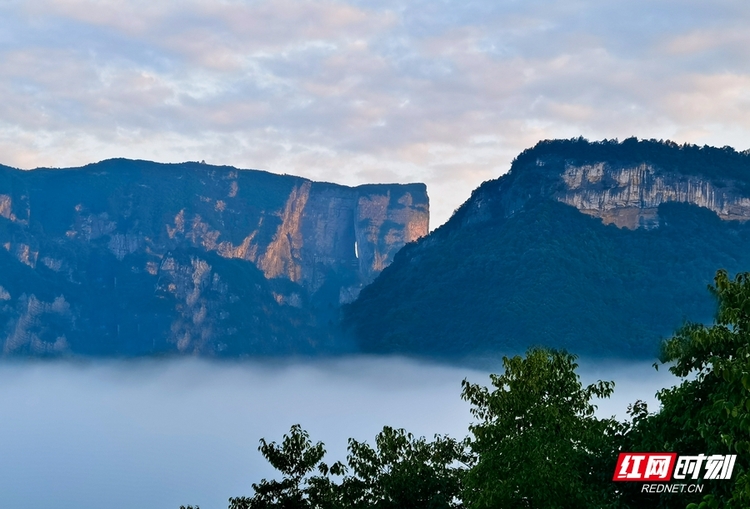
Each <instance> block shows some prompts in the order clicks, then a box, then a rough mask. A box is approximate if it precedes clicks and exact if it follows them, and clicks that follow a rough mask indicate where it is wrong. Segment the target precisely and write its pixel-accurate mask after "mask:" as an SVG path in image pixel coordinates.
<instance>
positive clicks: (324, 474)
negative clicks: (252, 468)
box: [229, 424, 343, 509]
mask: <svg viewBox="0 0 750 509" xmlns="http://www.w3.org/2000/svg"><path fill="white" fill-rule="evenodd" d="M258 450H259V451H260V452H261V454H262V455H263V457H264V458H266V459H267V460H268V462H269V463H271V465H272V466H273V467H274V468H275V469H276V470H278V471H280V472H281V473H282V474H283V477H282V480H281V481H276V480H272V481H267V480H266V479H262V480H261V481H260V484H253V489H254V490H255V496H253V497H252V498H249V497H236V498H230V499H229V508H230V509H307V508H310V507H329V506H328V505H326V499H327V497H326V495H330V492H331V489H332V483H331V482H330V480H329V479H328V475H329V474H330V473H333V474H338V473H341V471H342V470H341V469H342V468H343V465H341V464H340V463H335V464H334V465H333V466H332V467H331V468H328V466H327V465H326V464H325V463H323V462H322V459H323V456H324V455H325V453H326V451H325V446H324V445H323V442H318V443H317V444H315V445H313V444H312V442H311V441H310V435H309V434H308V433H307V431H305V430H303V429H302V427H301V426H300V425H299V424H295V425H294V426H292V427H291V429H290V430H289V434H288V435H284V439H283V440H282V442H281V445H277V444H276V442H270V443H268V442H266V440H265V439H263V438H261V440H260V446H259V447H258ZM315 470H318V471H319V472H320V474H321V475H320V476H313V475H310V474H312V473H313V472H314V471H315Z"/></svg>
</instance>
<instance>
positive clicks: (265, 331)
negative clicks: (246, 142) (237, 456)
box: [0, 160, 429, 354]
mask: <svg viewBox="0 0 750 509" xmlns="http://www.w3.org/2000/svg"><path fill="white" fill-rule="evenodd" d="M428 214H429V209H428V198H427V194H426V188H425V186H424V185H422V184H409V185H395V184H394V185H365V186H359V187H354V188H352V187H346V186H339V185H335V184H328V183H318V182H311V181H309V180H306V179H302V178H298V177H293V176H287V175H284V176H280V175H273V174H269V173H266V172H260V171H252V170H237V169H236V168H229V167H216V166H209V165H205V164H198V163H184V164H174V165H162V164H156V163H148V162H144V161H127V160H110V161H103V162H101V163H97V164H93V165H89V166H86V167H83V168H77V169H56V170H47V169H40V170H33V171H20V170H15V169H11V168H7V167H0V255H2V256H0V265H2V267H0V269H2V272H0V288H2V291H0V331H3V345H4V346H3V349H4V352H5V353H6V354H8V353H14V352H29V353H34V354H39V353H54V352H63V351H74V352H75V351H79V352H81V351H85V352H84V353H86V352H91V351H94V350H96V353H108V352H109V353H112V352H118V351H119V352H125V353H133V352H139V353H142V352H146V353H148V352H151V351H178V352H198V353H222V352H225V351H226V352H232V353H234V354H240V353H243V352H245V353H248V352H249V353H253V352H266V353H269V352H271V353H272V352H273V351H275V350H281V351H284V352H290V351H299V350H300V349H302V350H305V349H308V350H312V351H314V350H316V349H318V348H319V347H320V344H321V342H325V341H328V340H330V337H329V335H328V334H327V333H321V331H320V327H319V325H320V323H319V322H320V321H321V320H326V319H329V318H330V317H328V316H327V315H325V313H323V314H321V313H319V312H317V311H316V310H319V309H324V308H326V309H332V308H336V307H337V306H338V304H339V303H340V302H341V301H345V300H347V299H352V298H353V297H354V296H356V294H357V293H358V291H359V289H360V288H361V287H362V286H363V285H365V284H367V283H369V282H370V281H371V280H372V279H373V278H374V277H375V276H376V275H377V274H378V273H379V272H380V271H381V270H382V269H383V268H384V267H385V266H387V265H388V264H389V263H390V262H391V260H392V259H393V256H394V254H395V253H396V251H398V250H399V249H400V248H401V247H402V246H403V245H404V244H405V243H407V242H410V241H413V240H416V239H417V238H418V237H420V236H422V235H425V234H426V233H427V231H428ZM87 289H88V290H89V291H88V292H87V291H86V290H87ZM96 294H100V295H101V297H102V299H103V301H102V299H99V301H98V302H97V301H96V299H95V295H96ZM115 296H117V297H116V298H115ZM149 302H150V303H151V304H147V303H149ZM243 302H244V304H243ZM248 302H252V305H251V306H249V307H248V306H247V305H245V304H247V303H248ZM141 307H143V309H140V308H141ZM135 308H139V309H140V311H139V312H137V313H136V312H135V311H134V309H135ZM233 309H234V311H233ZM233 312H234V314H235V315H236V316H231V315H232V313H233ZM329 314H330V315H332V316H333V315H335V312H332V311H331V312H329ZM321 334H322V336H321ZM97 335H99V336H101V343H102V344H100V345H95V344H94V343H96V341H97V339H96V337H97ZM145 336H149V339H148V340H146V339H144V337H145ZM233 336H234V337H242V338H244V339H242V340H241V341H240V340H237V341H235V342H234V343H233V342H232V337H233ZM72 337H77V338H78V344H76V342H75V341H73V340H72V339H71V338H72ZM118 338H119V339H118ZM295 342H296V343H295ZM141 343H143V344H141ZM146 343H147V344H146ZM240 343H241V344H242V345H244V346H238V345H240ZM300 345H302V346H300ZM97 349H99V350H97Z"/></svg>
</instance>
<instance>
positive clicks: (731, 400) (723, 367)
mask: <svg viewBox="0 0 750 509" xmlns="http://www.w3.org/2000/svg"><path fill="white" fill-rule="evenodd" d="M709 289H710V291H711V292H712V293H713V294H714V296H715V297H716V298H717V300H718V305H719V306H718V312H717V315H716V319H715V322H714V324H713V325H712V326H710V327H707V326H705V325H702V324H693V323H689V324H686V325H685V326H684V327H682V328H681V329H680V330H678V331H677V333H676V334H675V335H674V337H672V338H671V339H669V340H667V341H666V342H665V343H664V345H663V355H662V361H663V362H665V363H667V362H671V363H674V364H673V365H672V366H671V367H670V368H669V370H670V371H671V372H672V373H673V374H675V375H677V376H679V377H682V378H683V379H684V380H683V381H682V383H681V384H680V385H679V386H677V387H673V388H671V389H664V390H662V391H660V392H659V394H658V398H659V400H660V401H661V404H662V410H661V411H660V412H659V413H658V414H656V415H655V416H653V417H651V418H650V420H649V419H646V420H645V421H644V423H643V425H642V427H643V428H646V430H647V431H648V432H650V433H652V435H655V436H659V437H660V438H661V439H662V446H663V447H665V449H664V450H674V451H676V452H679V453H680V454H699V453H706V454H737V455H738V456H737V462H736V464H735V467H734V479H735V482H734V483H733V484H732V483H727V482H726V481H708V484H709V486H708V487H709V489H710V490H711V493H709V494H708V495H707V496H706V497H705V498H704V500H703V502H701V503H700V507H702V508H703V507H727V508H745V507H750V476H749V475H748V470H749V469H750V459H749V458H748V453H750V273H747V272H745V273H740V274H737V275H736V277H735V278H734V280H732V279H730V278H729V275H728V274H727V272H726V271H724V270H719V271H718V272H717V273H716V277H715V278H714V285H713V286H710V287H709ZM641 435H644V430H643V429H641ZM691 506H692V507H698V504H691Z"/></svg>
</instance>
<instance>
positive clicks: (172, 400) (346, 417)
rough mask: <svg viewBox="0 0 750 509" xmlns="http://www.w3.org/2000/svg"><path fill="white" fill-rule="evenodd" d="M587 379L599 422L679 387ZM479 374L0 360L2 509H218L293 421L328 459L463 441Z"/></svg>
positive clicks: (259, 469) (659, 381)
mask: <svg viewBox="0 0 750 509" xmlns="http://www.w3.org/2000/svg"><path fill="white" fill-rule="evenodd" d="M581 364H582V368H581V374H582V378H583V380H584V381H585V382H587V383H590V382H592V381H594V380H596V379H606V380H615V381H616V384H617V387H616V390H615V396H614V397H613V398H612V399H610V400H605V401H600V402H598V404H599V407H600V410H599V414H600V415H605V416H610V415H613V414H617V415H618V417H620V418H624V409H625V408H626V406H627V404H628V403H630V402H632V401H634V400H636V399H643V400H646V401H648V402H649V403H651V404H650V405H649V406H650V407H651V408H652V410H655V409H656V408H657V407H656V406H654V402H655V400H654V398H653V395H654V393H655V392H656V390H657V389H659V388H661V387H664V386H666V385H671V384H673V383H674V379H673V377H671V375H669V374H668V373H666V370H662V371H660V372H658V373H657V372H656V371H655V370H654V369H653V368H652V367H651V366H650V363H649V364H646V363H639V364H617V365H615V364H613V363H594V362H585V361H584V362H582V363H581ZM464 378H468V379H469V381H471V382H474V383H482V384H487V383H489V379H488V378H487V372H482V371H477V370H471V369H468V368H461V367H448V366H442V365H434V364H427V363H421V362H416V361H412V360H405V359H400V358H348V359H338V360H330V361H306V362H301V361H300V362H288V363H275V364H270V365H269V364H265V365H264V364H262V363H255V362H248V363H238V364H215V363H211V362H206V361H197V360H180V361H174V360H172V361H164V360H162V361H140V362H122V363H116V362H96V363H84V364H81V363H69V362H31V363H0V409H2V418H1V419H0V507H24V508H27V509H36V508H40V509H41V508H45V509H46V508H49V507H59V508H68V507H70V508H76V509H103V508H106V509H120V508H122V509H125V508H128V509H132V508H134V507H137V508H139V509H150V508H153V509H157V508H159V509H163V508H167V509H169V508H174V509H177V508H178V507H179V506H180V504H185V505H187V504H193V505H196V504H198V505H200V507H201V508H202V509H213V508H225V507H227V498H228V497H230V496H240V495H250V494H251V493H252V489H251V487H250V484H251V483H252V482H256V481H258V480H260V478H261V477H264V476H265V477H268V476H273V475H274V473H273V471H272V469H271V468H270V467H269V466H268V465H267V464H266V463H265V460H263V458H262V457H261V456H260V453H258V451H257V446H258V439H259V438H261V437H265V438H267V439H269V440H277V441H278V440H279V439H281V437H282V435H283V433H285V432H287V431H288V430H289V427H290V426H291V425H292V424H295V423H299V424H301V425H302V427H303V428H304V429H306V430H308V431H309V432H310V435H311V437H312V439H313V440H315V441H317V440H322V441H323V442H325V444H326V448H327V450H328V451H329V457H328V459H329V460H336V459H344V458H345V455H346V439H347V438H348V437H353V438H356V439H358V440H368V441H372V439H373V437H374V436H375V434H376V433H377V432H378V431H379V430H380V429H382V427H383V426H384V425H390V426H394V427H403V428H406V429H407V430H409V431H411V432H412V433H414V434H415V435H418V436H419V435H424V436H428V437H431V436H432V435H433V434H435V433H440V434H449V435H451V436H454V437H464V436H466V435H467V434H468V431H467V427H468V425H469V423H470V422H471V416H470V413H469V406H468V405H467V404H466V403H465V402H463V401H461V398H460V392H461V380H462V379H464Z"/></svg>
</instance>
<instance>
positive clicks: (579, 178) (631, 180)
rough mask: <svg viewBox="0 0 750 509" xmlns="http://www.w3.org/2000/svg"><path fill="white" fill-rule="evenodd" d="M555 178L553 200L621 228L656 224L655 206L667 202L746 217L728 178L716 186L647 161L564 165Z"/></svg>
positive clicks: (743, 200) (746, 206)
mask: <svg viewBox="0 0 750 509" xmlns="http://www.w3.org/2000/svg"><path fill="white" fill-rule="evenodd" d="M561 179H562V182H563V183H564V185H565V187H564V190H562V191H559V192H557V193H555V195H554V196H555V198H556V199H557V200H559V201H561V202H563V203H567V204H568V205H572V206H574V207H576V208H577V209H578V210H580V211H581V212H583V213H585V214H588V215H591V216H595V217H599V218H601V219H602V220H603V221H604V223H605V224H610V223H612V224H615V225H617V226H619V227H621V228H629V229H635V228H639V227H643V228H654V227H656V226H658V225H659V217H658V208H659V205H661V204H662V203H667V202H681V203H690V204H692V205H697V206H699V207H705V208H707V209H709V210H712V211H713V212H715V213H716V214H717V215H718V216H719V217H720V218H722V219H724V220H740V221H747V220H748V219H750V198H748V197H746V196H742V195H741V194H740V192H739V191H738V190H737V186H736V185H735V184H734V183H732V182H731V181H728V182H726V183H724V185H717V184H715V183H714V182H712V181H710V180H708V179H706V178H701V177H699V176H695V175H681V174H679V173H668V172H664V171H660V170H659V169H658V168H657V167H655V166H654V165H651V164H646V163H643V164H640V165H637V166H625V167H618V166H612V165H610V164H608V163H605V162H600V163H597V164H588V165H581V166H576V165H572V164H568V165H566V168H565V171H564V172H563V173H562V175H561Z"/></svg>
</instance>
